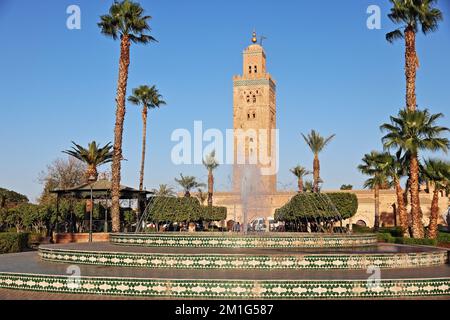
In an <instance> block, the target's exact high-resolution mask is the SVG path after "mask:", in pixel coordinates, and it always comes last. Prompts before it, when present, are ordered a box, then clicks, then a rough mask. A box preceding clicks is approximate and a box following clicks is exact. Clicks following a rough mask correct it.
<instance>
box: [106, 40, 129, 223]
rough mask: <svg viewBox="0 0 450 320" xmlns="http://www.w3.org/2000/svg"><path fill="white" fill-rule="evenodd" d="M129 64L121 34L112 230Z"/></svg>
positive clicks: (117, 206) (116, 211) (117, 204)
mask: <svg viewBox="0 0 450 320" xmlns="http://www.w3.org/2000/svg"><path fill="white" fill-rule="evenodd" d="M129 65H130V39H129V37H128V36H127V35H123V36H122V38H121V40H120V60H119V79H118V82H117V94H116V104H117V106H116V123H115V126H114V151H113V162H112V166H111V171H112V186H111V194H112V209H111V219H112V231H113V232H119V231H120V166H121V163H120V162H121V161H122V133H123V122H124V119H125V96H126V94H127V82H128V66H129Z"/></svg>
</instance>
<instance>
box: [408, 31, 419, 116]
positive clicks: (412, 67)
mask: <svg viewBox="0 0 450 320" xmlns="http://www.w3.org/2000/svg"><path fill="white" fill-rule="evenodd" d="M417 66H418V60H417V52H416V33H415V32H414V30H413V29H412V28H411V27H407V28H406V29H405V76H406V106H407V108H408V110H411V111H414V110H416V104H417V103H416V70H417Z"/></svg>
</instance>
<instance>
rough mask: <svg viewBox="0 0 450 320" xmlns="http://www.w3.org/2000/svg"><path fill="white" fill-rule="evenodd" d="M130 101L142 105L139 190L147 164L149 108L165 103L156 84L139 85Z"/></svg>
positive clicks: (141, 187) (142, 184) (141, 186)
mask: <svg viewBox="0 0 450 320" xmlns="http://www.w3.org/2000/svg"><path fill="white" fill-rule="evenodd" d="M128 101H129V102H131V103H132V104H134V105H137V106H139V105H142V154H141V172H140V175H139V190H141V191H142V190H143V189H144V166H145V146H146V140H147V112H148V109H154V108H159V107H160V106H162V105H165V104H166V102H165V101H164V100H162V96H161V95H160V94H159V92H158V89H156V87H155V86H151V87H149V86H139V87H137V88H134V89H133V94H132V95H131V96H129V97H128Z"/></svg>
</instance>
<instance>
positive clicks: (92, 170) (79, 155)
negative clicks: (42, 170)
mask: <svg viewBox="0 0 450 320" xmlns="http://www.w3.org/2000/svg"><path fill="white" fill-rule="evenodd" d="M72 144H73V146H72V150H64V151H63V153H66V154H68V155H70V156H72V157H74V158H76V159H78V160H80V161H82V162H84V163H86V165H87V170H86V181H89V180H90V179H91V177H92V178H95V180H97V178H98V172H97V167H98V166H100V165H102V164H105V163H109V162H111V161H112V157H113V152H112V151H111V149H112V146H111V142H109V143H107V144H106V145H105V146H103V147H101V146H100V144H97V142H95V141H92V142H90V143H89V144H88V147H87V149H86V148H84V147H83V146H80V145H79V144H76V143H75V142H73V141H72Z"/></svg>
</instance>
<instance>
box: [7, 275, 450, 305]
mask: <svg viewBox="0 0 450 320" xmlns="http://www.w3.org/2000/svg"><path fill="white" fill-rule="evenodd" d="M0 288H6V289H18V290H31V291H43V292H56V293H79V294H94V295H98V294H101V295H116V296H117V295H118V296H145V297H153V298H172V299H180V298H191V299H192V298H197V299H361V298H370V299H373V298H401V297H418V296H420V297H426V296H434V297H436V296H449V295H450V278H435V279H399V280H396V279H392V280H384V279H381V280H380V282H379V283H377V284H376V285H374V286H370V285H368V282H367V280H326V281H324V280H282V281H280V280H214V279H211V280H189V281H186V280H172V279H139V278H110V277H80V278H78V279H76V281H74V279H70V278H69V279H68V277H64V276H53V275H34V274H15V273H0Z"/></svg>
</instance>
